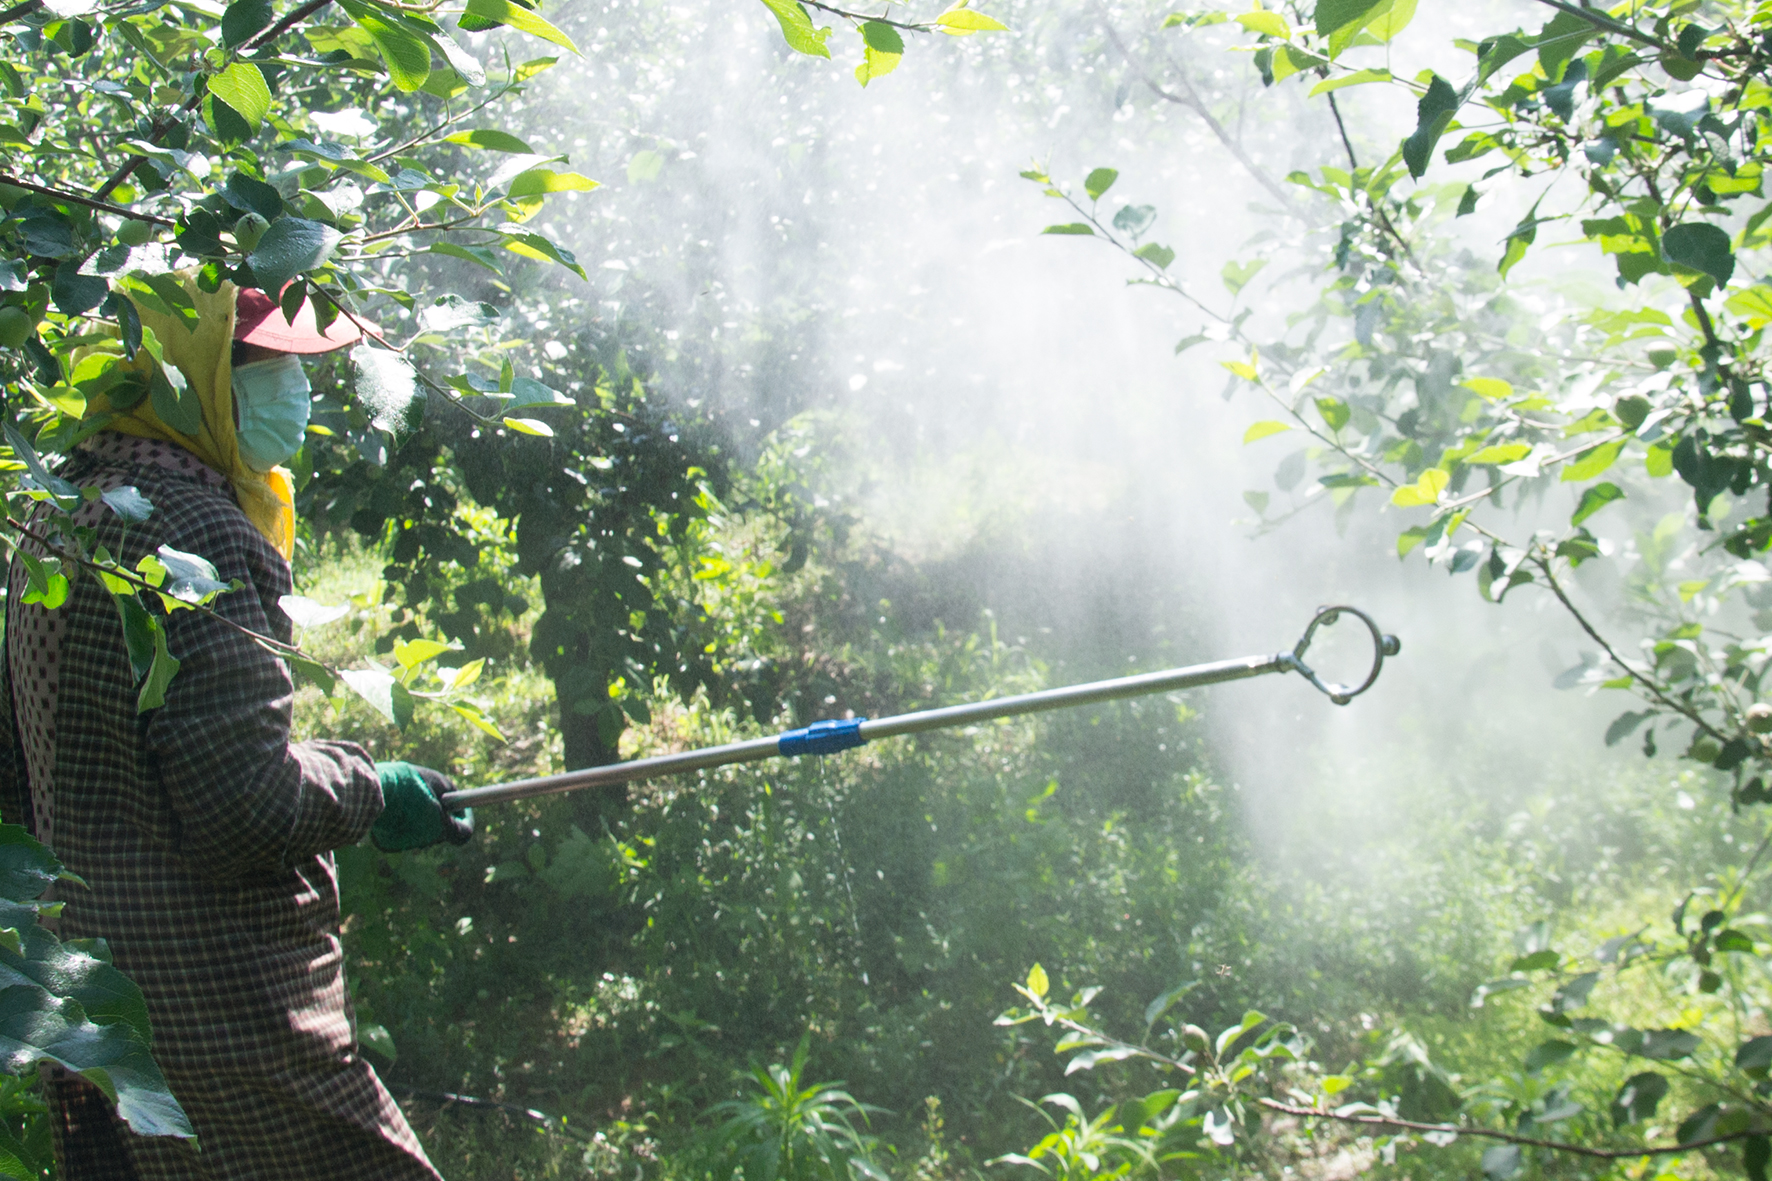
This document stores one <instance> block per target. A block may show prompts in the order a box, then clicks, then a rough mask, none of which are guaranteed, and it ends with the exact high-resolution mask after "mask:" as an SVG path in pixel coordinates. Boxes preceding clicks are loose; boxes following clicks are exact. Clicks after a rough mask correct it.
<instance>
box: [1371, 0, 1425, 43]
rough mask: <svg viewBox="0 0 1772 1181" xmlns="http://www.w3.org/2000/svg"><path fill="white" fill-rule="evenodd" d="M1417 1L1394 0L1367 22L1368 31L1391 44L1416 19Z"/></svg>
mask: <svg viewBox="0 0 1772 1181" xmlns="http://www.w3.org/2000/svg"><path fill="white" fill-rule="evenodd" d="M1415 5H1416V0H1392V2H1391V4H1390V5H1389V6H1388V7H1387V8H1385V9H1384V10H1383V11H1382V12H1379V13H1378V14H1377V15H1376V16H1374V17H1373V18H1372V19H1371V20H1369V21H1367V22H1366V30H1367V32H1369V33H1371V34H1372V35H1373V36H1374V37H1376V38H1378V39H1379V40H1380V41H1382V42H1384V43H1386V44H1389V43H1390V42H1391V41H1392V40H1394V39H1395V38H1396V36H1397V34H1398V33H1401V32H1402V31H1403V30H1404V29H1406V28H1408V27H1409V22H1410V21H1412V20H1414V19H1415Z"/></svg>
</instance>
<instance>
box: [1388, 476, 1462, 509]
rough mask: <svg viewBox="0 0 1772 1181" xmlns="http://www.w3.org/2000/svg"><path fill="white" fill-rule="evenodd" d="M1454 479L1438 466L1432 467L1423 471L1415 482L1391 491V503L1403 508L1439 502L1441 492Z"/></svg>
mask: <svg viewBox="0 0 1772 1181" xmlns="http://www.w3.org/2000/svg"><path fill="white" fill-rule="evenodd" d="M1451 480H1452V476H1451V474H1450V473H1448V472H1445V471H1442V470H1441V469H1439V468H1437V467H1430V468H1428V469H1427V470H1426V471H1424V472H1422V473H1421V476H1420V477H1419V478H1418V479H1417V480H1416V481H1415V483H1413V484H1404V485H1403V486H1402V487H1401V488H1398V489H1397V490H1396V491H1395V492H1393V493H1391V503H1392V504H1394V505H1399V506H1401V507H1403V508H1418V507H1421V506H1424V505H1430V504H1438V503H1439V501H1440V493H1442V492H1444V491H1445V490H1446V485H1447V484H1449V483H1450V482H1451Z"/></svg>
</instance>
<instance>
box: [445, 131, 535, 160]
mask: <svg viewBox="0 0 1772 1181" xmlns="http://www.w3.org/2000/svg"><path fill="white" fill-rule="evenodd" d="M443 142H444V143H446V144H461V145H462V146H463V147H467V148H482V149H484V150H485V151H488V152H515V153H518V154H521V155H525V156H529V155H534V154H535V149H534V148H532V147H530V146H529V145H528V144H526V143H524V142H523V141H522V140H520V139H518V138H517V137H516V136H514V135H512V134H511V133H510V132H508V131H498V130H495V129H493V128H491V127H477V128H475V129H474V130H472V131H458V132H456V133H455V134H454V135H446V136H444V137H443Z"/></svg>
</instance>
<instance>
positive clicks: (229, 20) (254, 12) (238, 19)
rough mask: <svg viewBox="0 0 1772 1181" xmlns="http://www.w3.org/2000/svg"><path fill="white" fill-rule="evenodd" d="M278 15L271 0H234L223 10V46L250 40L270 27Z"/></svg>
mask: <svg viewBox="0 0 1772 1181" xmlns="http://www.w3.org/2000/svg"><path fill="white" fill-rule="evenodd" d="M276 16H277V14H276V10H275V9H273V8H272V7H271V0H234V3H232V4H230V5H228V6H227V8H226V9H224V10H223V12H222V18H221V31H222V47H223V48H225V49H232V48H234V47H235V46H236V45H242V44H244V43H245V42H247V41H250V40H251V39H252V37H253V36H254V35H255V34H257V33H259V32H262V31H263V30H265V29H268V28H270V26H271V22H272V21H273V20H275V19H276Z"/></svg>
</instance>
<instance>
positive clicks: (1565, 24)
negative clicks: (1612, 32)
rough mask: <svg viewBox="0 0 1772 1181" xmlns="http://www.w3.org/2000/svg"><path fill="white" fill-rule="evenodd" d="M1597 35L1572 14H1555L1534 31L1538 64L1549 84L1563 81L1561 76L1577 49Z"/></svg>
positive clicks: (1587, 22) (1579, 49) (1586, 22)
mask: <svg viewBox="0 0 1772 1181" xmlns="http://www.w3.org/2000/svg"><path fill="white" fill-rule="evenodd" d="M1598 33H1599V30H1597V29H1595V28H1594V26H1593V22H1592V21H1587V20H1583V19H1582V18H1581V17H1580V16H1579V15H1577V14H1576V13H1573V12H1559V13H1557V15H1556V16H1554V17H1552V18H1551V20H1550V23H1549V24H1547V25H1545V26H1544V27H1543V28H1542V29H1540V30H1539V31H1538V38H1537V45H1538V64H1539V65H1540V66H1541V67H1542V68H1543V69H1544V76H1545V77H1546V78H1548V79H1550V81H1551V82H1553V83H1557V82H1561V81H1562V80H1563V72H1564V70H1566V69H1567V68H1568V66H1569V63H1570V62H1571V61H1572V60H1574V58H1575V55H1576V54H1577V53H1579V52H1581V47H1582V46H1583V45H1585V44H1586V43H1587V42H1589V41H1591V40H1593V39H1594V37H1596V36H1597V35H1598Z"/></svg>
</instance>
